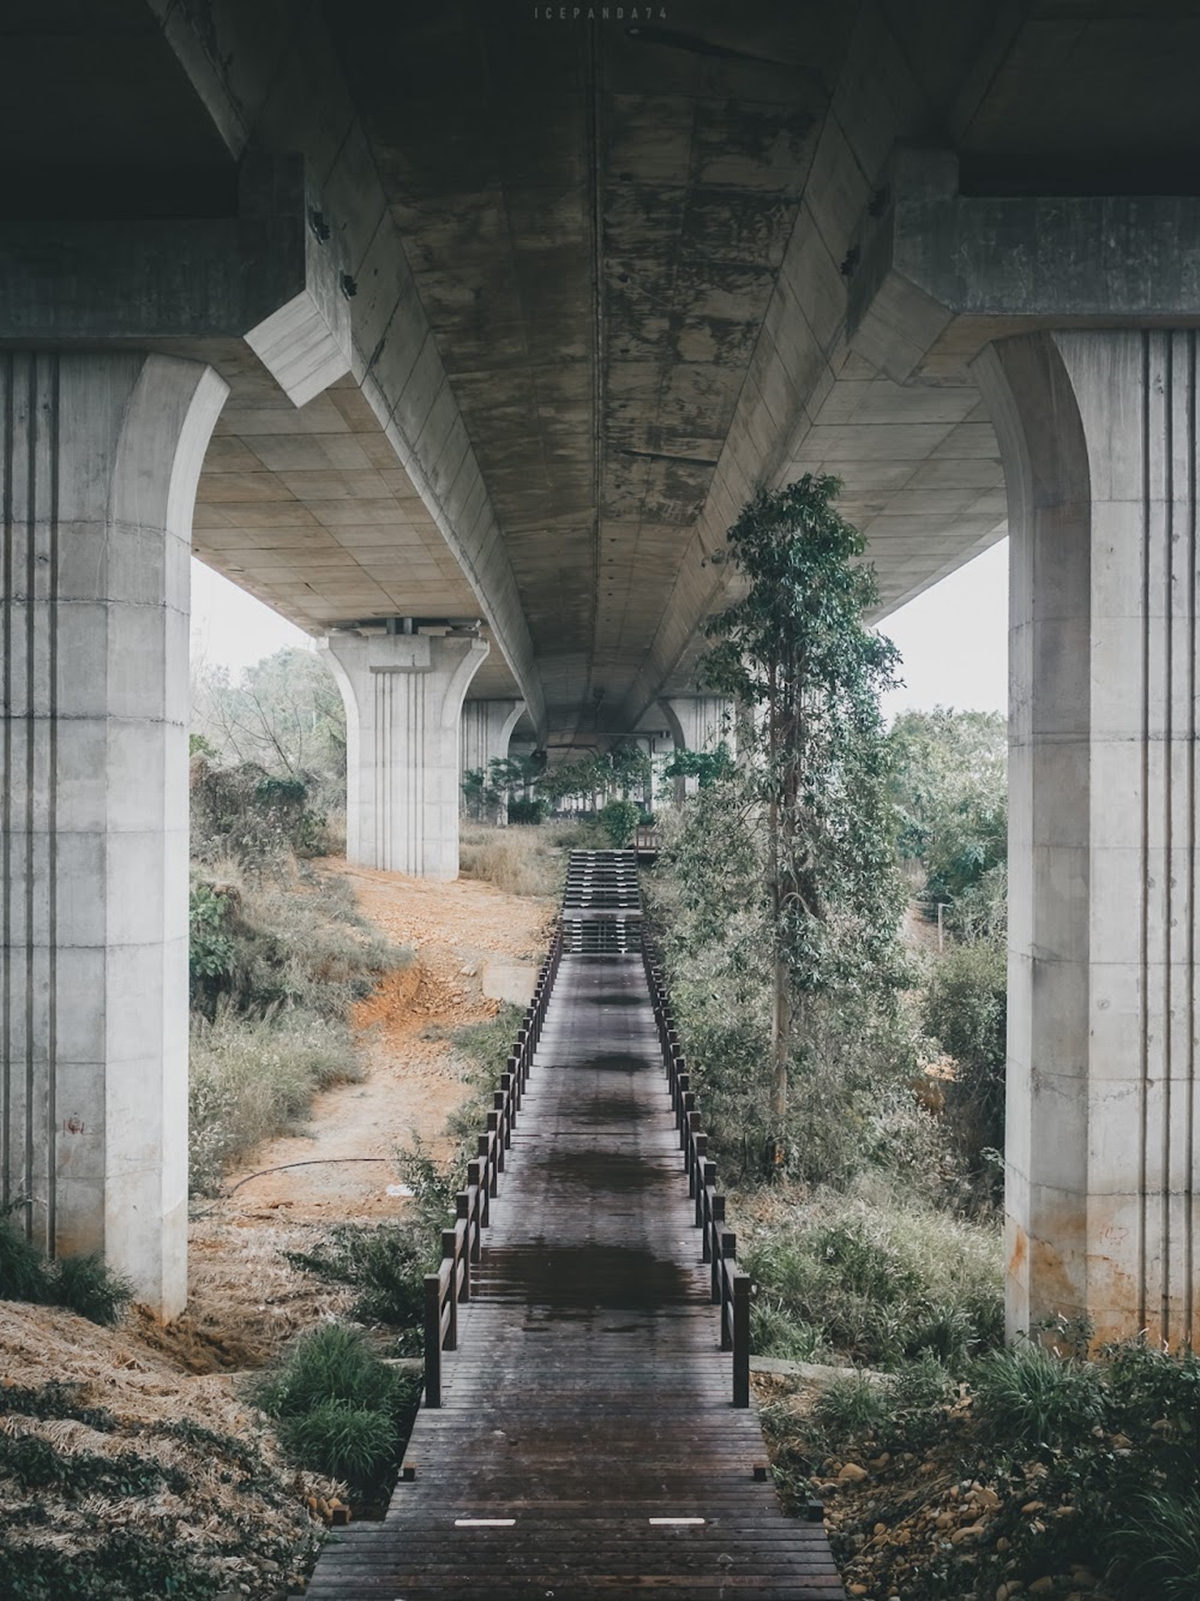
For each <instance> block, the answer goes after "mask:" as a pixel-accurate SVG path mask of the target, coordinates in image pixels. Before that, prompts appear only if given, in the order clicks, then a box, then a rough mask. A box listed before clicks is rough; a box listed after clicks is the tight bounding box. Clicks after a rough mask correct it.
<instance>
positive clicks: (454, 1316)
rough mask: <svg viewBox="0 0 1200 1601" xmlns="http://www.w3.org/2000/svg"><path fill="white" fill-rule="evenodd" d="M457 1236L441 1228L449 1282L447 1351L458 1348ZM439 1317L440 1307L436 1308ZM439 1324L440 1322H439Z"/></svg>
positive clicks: (450, 1230) (443, 1257)
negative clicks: (448, 1269) (448, 1270)
mask: <svg viewBox="0 0 1200 1601" xmlns="http://www.w3.org/2000/svg"><path fill="white" fill-rule="evenodd" d="M457 1258H458V1236H457V1234H456V1233H455V1231H454V1229H443V1230H442V1261H443V1263H447V1264H449V1268H450V1283H449V1285H448V1287H447V1296H446V1303H447V1306H448V1308H449V1311H450V1322H449V1324H448V1325H447V1328H446V1344H445V1349H446V1350H447V1351H457V1350H458V1260H457ZM438 1316H439V1319H440V1317H441V1309H440V1307H439V1309H438ZM439 1326H440V1324H439Z"/></svg>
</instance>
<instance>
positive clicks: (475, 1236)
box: [467, 1161, 483, 1262]
mask: <svg viewBox="0 0 1200 1601" xmlns="http://www.w3.org/2000/svg"><path fill="white" fill-rule="evenodd" d="M472 1190H474V1191H475V1209H476V1211H477V1212H478V1213H479V1216H478V1218H474V1217H473V1218H471V1239H470V1246H471V1260H472V1262H478V1260H479V1245H480V1240H479V1230H480V1229H481V1228H482V1227H483V1203H482V1201H481V1200H480V1190H481V1185H480V1172H479V1163H478V1162H477V1161H475V1162H468V1163H467V1196H468V1199H469V1197H470V1194H471V1191H472ZM468 1210H469V1206H468Z"/></svg>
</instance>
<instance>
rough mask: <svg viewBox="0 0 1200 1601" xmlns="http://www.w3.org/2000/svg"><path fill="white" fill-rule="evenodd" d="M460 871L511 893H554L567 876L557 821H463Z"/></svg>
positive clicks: (459, 860)
mask: <svg viewBox="0 0 1200 1601" xmlns="http://www.w3.org/2000/svg"><path fill="white" fill-rule="evenodd" d="M458 862H459V871H460V872H461V873H462V875H463V877H464V878H480V879H483V880H484V882H485V883H488V884H494V885H495V886H496V888H497V889H502V890H504V891H505V892H506V894H509V895H531V896H547V897H549V896H554V897H557V896H559V895H561V893H562V887H563V883H564V881H565V878H566V871H567V857H566V851H565V850H564V849H563V847H562V844H561V842H560V840H559V838H558V831H557V829H556V828H555V826H554V825H553V824H540V825H537V826H530V825H528V824H510V825H509V826H508V827H507V828H494V827H490V826H489V825H488V824H486V823H463V825H462V827H461V828H460V830H459V845H458Z"/></svg>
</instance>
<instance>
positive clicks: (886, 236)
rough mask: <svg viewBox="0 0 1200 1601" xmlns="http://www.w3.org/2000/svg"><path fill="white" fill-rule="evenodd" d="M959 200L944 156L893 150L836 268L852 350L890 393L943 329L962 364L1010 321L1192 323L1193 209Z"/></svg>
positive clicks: (1109, 199) (1197, 314)
mask: <svg viewBox="0 0 1200 1601" xmlns="http://www.w3.org/2000/svg"><path fill="white" fill-rule="evenodd" d="M957 191H958V161H957V158H956V157H955V156H954V155H953V154H951V153H949V152H945V151H929V150H908V149H900V150H897V151H896V152H895V153H894V154H893V157H892V159H891V162H890V163H889V165H888V168H887V169H886V171H885V173H884V175H883V177H882V178H881V180H880V182H879V184H878V185H877V187H876V188H875V190H874V192H873V194H872V197H871V200H870V201H869V203H868V205H867V208H866V210H865V212H864V213H863V216H862V219H861V221H860V224H859V227H858V230H857V232H856V235H855V237H854V239H853V241H852V243H851V246H850V249H849V251H848V253H847V256H846V258H845V262H844V263H843V267H844V270H845V273H846V276H847V277H848V278H849V281H850V296H849V305H848V307H847V315H846V329H847V335H848V338H849V343H850V348H851V349H852V350H854V351H855V352H857V353H858V354H859V355H860V356H863V357H864V358H865V359H866V360H867V361H869V362H871V363H872V364H873V365H874V366H875V367H877V368H879V369H880V371H882V372H884V373H886V374H887V376H888V377H889V378H891V379H892V380H893V381H894V382H895V383H898V384H903V383H905V382H907V380H908V379H910V378H911V377H912V376H913V375H914V373H916V372H917V371H918V370H919V369H920V367H921V366H922V364H923V363H924V362H925V360H926V359H927V358H928V356H929V354H930V352H931V351H933V350H934V349H935V347H936V346H937V345H938V343H939V341H941V340H942V339H943V337H944V336H946V335H947V334H948V333H950V332H951V330H952V331H953V335H954V342H955V349H956V355H957V357H958V359H959V361H969V360H971V359H972V358H973V357H974V355H976V354H977V353H978V352H979V351H980V350H981V349H982V348H983V346H984V345H985V344H986V343H987V342H988V340H989V339H992V338H994V337H996V335H997V333H1005V332H1013V331H1016V330H1015V329H1014V328H1013V326H1012V324H1013V321H1014V320H1016V321H1017V322H1019V323H1020V325H1021V326H1023V327H1035V326H1043V327H1045V326H1054V327H1062V326H1064V325H1069V326H1079V325H1086V324H1088V323H1091V324H1094V325H1102V326H1104V327H1108V328H1112V327H1121V326H1140V325H1143V324H1146V323H1157V324H1159V325H1168V326H1175V327H1195V326H1198V325H1200V198H1197V197H1195V196H1192V195H1187V196H1169V195H1136V196H1121V195H1105V196H1097V195H1082V196H1065V197H1059V196H1046V195H1033V196H997V197H992V196H985V197H979V196H968V195H960V194H959V193H958V192H957ZM998 321H1005V322H1007V323H1008V325H1009V326H1008V327H1007V328H1000V329H998V328H997V327H996V324H997V322H998ZM952 325H953V329H952Z"/></svg>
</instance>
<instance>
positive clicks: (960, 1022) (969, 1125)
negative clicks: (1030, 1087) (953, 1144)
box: [922, 938, 1008, 1186]
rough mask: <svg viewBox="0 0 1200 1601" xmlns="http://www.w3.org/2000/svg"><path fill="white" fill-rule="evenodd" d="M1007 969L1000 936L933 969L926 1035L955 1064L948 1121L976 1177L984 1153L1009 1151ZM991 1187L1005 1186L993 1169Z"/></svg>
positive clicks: (960, 948)
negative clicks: (1006, 1136) (1006, 1145)
mask: <svg viewBox="0 0 1200 1601" xmlns="http://www.w3.org/2000/svg"><path fill="white" fill-rule="evenodd" d="M1007 964H1008V957H1007V953H1006V950H1005V946H1004V941H1003V939H1000V938H994V939H979V940H976V941H974V942H973V943H972V944H969V945H955V946H952V947H951V948H950V950H949V951H947V953H946V954H945V956H943V957H942V958H941V960H940V961H938V962H937V963H936V964H935V965H934V968H933V972H932V974H931V977H930V980H929V987H928V989H927V991H926V994H925V1000H924V1004H923V1006H922V1019H923V1022H924V1026H925V1028H926V1030H927V1031H928V1032H929V1033H930V1034H932V1035H933V1036H935V1037H936V1039H937V1040H938V1041H939V1042H940V1044H941V1047H942V1049H943V1050H944V1051H946V1052H947V1053H948V1054H949V1055H950V1056H952V1057H953V1058H954V1060H955V1063H956V1064H957V1075H956V1078H955V1080H954V1081H953V1082H952V1083H951V1084H950V1085H949V1086H948V1103H949V1112H950V1122H951V1125H952V1126H953V1127H954V1129H955V1130H956V1133H957V1137H958V1140H959V1144H960V1146H961V1149H962V1152H963V1155H964V1156H965V1157H966V1159H967V1162H968V1163H969V1165H970V1167H971V1168H972V1170H973V1171H974V1172H975V1173H976V1174H980V1173H982V1172H983V1171H984V1170H985V1164H984V1161H983V1153H984V1152H986V1151H989V1150H1000V1149H1002V1148H1003V1145H1004V1063H1005V1055H1006V1052H1007V1041H1006V1007H1007V994H1008V971H1007ZM991 1181H992V1183H993V1184H995V1185H997V1186H998V1184H999V1182H1000V1180H999V1175H998V1172H996V1170H995V1169H992V1170H991Z"/></svg>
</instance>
